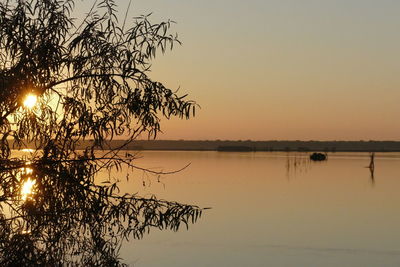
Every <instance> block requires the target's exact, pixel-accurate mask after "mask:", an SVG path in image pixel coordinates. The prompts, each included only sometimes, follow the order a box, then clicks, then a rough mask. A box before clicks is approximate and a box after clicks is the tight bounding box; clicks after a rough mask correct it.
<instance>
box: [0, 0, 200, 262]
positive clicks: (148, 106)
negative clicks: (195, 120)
mask: <svg viewBox="0 0 400 267" xmlns="http://www.w3.org/2000/svg"><path fill="white" fill-rule="evenodd" d="M73 7H74V1H71V0H65V1H55V0H46V1H45V0H36V1H22V0H21V1H20V0H15V1H5V2H2V3H0V24H1V25H2V27H1V28H0V58H1V60H0V149H1V165H0V171H1V172H0V179H1V180H0V201H1V209H2V212H1V214H0V263H1V265H2V266H3V265H15V266H32V265H50V266H53V265H59V264H60V263H63V264H65V265H68V264H81V265H88V266H92V265H93V266H97V265H101V266H115V265H120V264H121V263H120V259H119V258H118V250H119V246H120V245H121V242H122V240H123V239H125V238H141V237H142V236H143V234H145V233H147V232H148V231H149V230H150V228H151V227H156V228H160V229H172V230H177V229H178V228H179V226H181V225H186V226H187V225H188V224H189V223H192V222H195V221H196V220H197V219H198V217H199V216H200V215H201V212H202V210H201V209H200V208H198V207H196V206H193V205H184V204H180V203H176V202H169V201H164V200H158V199H156V198H155V197H152V198H148V199H147V198H142V197H140V196H137V195H135V194H125V195H121V194H119V189H118V184H117V183H116V181H113V180H110V181H108V182H106V183H102V184H96V183H95V177H96V174H97V173H99V172H100V171H104V170H107V171H112V170H114V169H121V168H122V167H123V166H128V167H129V168H139V167H138V166H136V165H135V164H134V163H135V158H134V157H131V156H127V157H122V156H120V155H121V154H120V153H118V152H119V151H120V149H122V148H123V147H124V146H126V145H127V144H128V143H129V142H131V141H133V140H135V139H136V138H137V137H138V136H139V135H140V134H142V133H148V135H149V137H155V136H156V134H157V133H158V132H159V131H160V124H159V122H160V116H164V117H166V118H170V117H171V116H178V117H181V118H189V117H190V115H191V114H192V113H194V108H195V103H194V102H192V101H188V100H185V98H184V96H183V97H182V96H179V95H177V94H176V93H175V92H173V91H171V90H170V89H168V88H166V87H164V85H163V84H161V83H159V82H155V81H152V80H151V79H150V78H149V76H148V72H149V66H150V62H151V60H152V59H153V58H154V56H155V55H156V52H157V50H158V49H161V51H162V52H164V51H165V50H166V49H167V47H171V48H172V46H173V44H174V43H176V42H178V40H177V39H176V37H175V36H174V35H170V34H169V33H168V29H169V27H170V25H171V22H170V21H168V22H162V23H159V24H151V23H150V22H149V20H148V17H140V18H137V19H136V20H135V22H134V23H133V26H132V27H130V28H129V27H126V25H127V24H126V23H127V22H126V21H124V22H123V23H122V25H121V24H118V21H117V14H116V13H115V5H114V3H113V1H111V0H104V1H100V3H99V5H98V6H96V5H94V6H93V8H92V10H91V11H90V12H89V14H88V15H87V17H86V18H85V19H84V21H83V22H82V24H80V25H74V22H75V20H73V19H71V17H70V14H71V12H72V11H73ZM27 94H30V95H34V96H35V99H34V100H36V97H37V103H33V104H32V103H30V105H29V106H28V105H25V106H24V96H26V95H27ZM160 114H161V115H160ZM116 136H121V137H123V138H125V139H127V142H126V143H124V144H123V145H122V146H120V147H118V148H113V149H112V150H109V151H108V152H107V151H106V150H103V152H102V153H101V152H96V149H98V148H103V149H107V148H108V149H109V148H110V147H109V143H108V141H109V140H112V139H114V138H115V137H116ZM88 138H90V139H93V142H89V143H85V144H86V146H85V147H84V149H83V150H82V151H79V150H78V148H80V146H79V144H82V141H83V140H85V139H88ZM27 146H34V147H35V152H34V153H33V154H32V156H31V157H30V158H29V159H26V160H24V159H21V158H12V155H11V149H12V148H16V149H20V148H24V147H27ZM27 170H29V171H27ZM145 171H148V172H150V173H151V171H150V170H145ZM153 174H155V175H160V174H162V173H156V172H153ZM28 179H29V181H31V184H30V185H29V187H30V189H29V190H31V193H29V194H27V195H26V197H22V196H21V190H22V189H23V187H24V186H25V185H26V182H27V181H28ZM32 181H34V182H32Z"/></svg>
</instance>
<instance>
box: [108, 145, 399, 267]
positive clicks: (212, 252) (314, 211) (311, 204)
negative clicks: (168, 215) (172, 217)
mask: <svg viewBox="0 0 400 267" xmlns="http://www.w3.org/2000/svg"><path fill="white" fill-rule="evenodd" d="M141 156H143V158H141V159H138V160H137V161H136V164H137V165H139V166H142V167H148V168H154V169H156V170H165V171H168V170H174V169H179V168H181V167H182V166H185V165H186V164H188V163H191V165H190V166H189V167H188V168H187V169H185V170H184V171H182V172H179V173H177V174H174V175H169V176H163V177H152V176H146V175H144V174H143V173H141V172H137V173H133V174H131V175H130V182H129V183H127V182H126V181H123V182H122V184H121V189H122V191H128V192H138V193H140V194H141V195H145V196H150V195H151V194H156V195H157V197H158V198H162V199H167V200H176V201H179V202H184V203H190V204H197V205H199V206H201V207H212V209H211V210H207V211H205V212H204V214H203V216H202V218H201V219H200V220H199V221H198V222H197V223H196V224H194V225H191V226H190V227H189V230H186V229H184V228H182V229H181V230H180V231H179V232H177V233H175V232H171V231H158V230H155V229H154V230H152V231H151V232H150V234H149V235H147V236H145V237H144V239H143V240H139V241H138V240H133V241H132V242H129V243H126V244H125V245H124V246H123V247H122V249H121V254H122V255H121V256H122V258H124V259H125V260H126V262H127V263H128V264H130V265H134V266H146V267H147V266H400V209H399V203H400V194H399V192H400V154H399V153H380V154H379V153H378V154H377V155H376V159H375V177H374V179H371V175H370V172H369V169H367V168H365V166H368V164H369V155H368V153H333V154H330V155H329V160H328V161H327V162H319V163H314V162H310V161H309V160H308V155H307V154H301V153H283V152H280V153H278V152H271V153H269V152H265V153H264V152H257V153H221V152H159V151H152V152H142V153H141ZM113 175H115V176H117V177H118V175H120V176H121V179H123V180H125V178H124V175H122V174H119V173H115V174H113Z"/></svg>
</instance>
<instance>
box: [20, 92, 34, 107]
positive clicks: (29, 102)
mask: <svg viewBox="0 0 400 267" xmlns="http://www.w3.org/2000/svg"><path fill="white" fill-rule="evenodd" d="M36 102H37V96H36V95H34V94H28V95H27V96H26V97H25V100H24V103H23V105H24V107H25V108H28V109H32V108H33V107H34V106H35V105H36Z"/></svg>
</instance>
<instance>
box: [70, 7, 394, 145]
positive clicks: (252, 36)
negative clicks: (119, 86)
mask: <svg viewBox="0 0 400 267" xmlns="http://www.w3.org/2000/svg"><path fill="white" fill-rule="evenodd" d="M128 2H129V1H127V0H117V1H116V3H117V4H118V5H119V9H120V10H121V13H120V14H121V17H123V15H124V12H125V9H126V7H127V5H128ZM91 3H93V2H92V1H86V0H85V1H84V2H83V3H82V2H80V3H78V5H77V7H79V8H82V9H80V10H84V9H85V8H86V9H87V10H88V9H89V6H90V4H91ZM399 11H400V1H398V0H379V1H378V0H262V1H261V0H248V1H235V0H231V1H222V0H219V1H218V0H214V1H211V0H202V1H199V0H196V1H195V0H170V1H168V0H148V1H145V0H134V1H133V3H132V7H131V10H130V17H134V16H138V15H141V14H147V13H150V12H153V15H152V19H151V20H152V21H153V22H159V21H160V20H162V19H169V18H170V19H173V20H175V21H177V23H178V24H176V25H175V26H174V28H173V30H172V31H173V32H177V33H178V34H179V36H180V39H181V41H182V42H183V45H182V46H176V48H175V49H174V50H173V51H170V52H168V53H167V54H166V55H164V56H159V57H158V58H157V59H156V60H155V61H154V65H153V71H152V74H151V77H152V78H153V79H155V80H159V81H161V82H164V84H165V85H166V86H168V87H170V88H171V89H175V88H178V87H181V93H189V96H190V97H191V98H192V99H194V100H196V101H197V102H198V103H199V104H200V105H201V109H200V110H198V112H197V116H196V117H195V118H194V119H192V120H189V121H181V120H172V121H163V124H162V129H163V130H164V132H165V133H164V134H163V135H160V136H159V139H189V140H190V139H191V140H200V139H209V140H213V139H222V140H225V139H231V140H238V139H242V140H247V139H252V140H271V139H278V140H297V139H298V140H400V120H399V114H400V104H399V102H400V30H399V29H400V16H399Z"/></svg>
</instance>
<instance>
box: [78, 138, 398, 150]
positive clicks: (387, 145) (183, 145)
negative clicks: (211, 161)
mask: <svg viewBox="0 0 400 267" xmlns="http://www.w3.org/2000/svg"><path fill="white" fill-rule="evenodd" d="M90 142H91V141H85V142H84V143H82V144H81V147H85V146H87V145H89V143H90ZM123 143H124V141H123V140H114V141H112V142H111V143H109V144H108V145H107V147H108V148H116V147H119V146H121V145H122V144H123ZM123 150H171V151H221V152H257V151H260V152H261V151H298V152H314V151H315V152H400V141H250V140H248V141H221V140H216V141H189V140H136V141H133V142H132V143H130V144H129V145H127V146H126V147H125V148H124V149H123Z"/></svg>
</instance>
